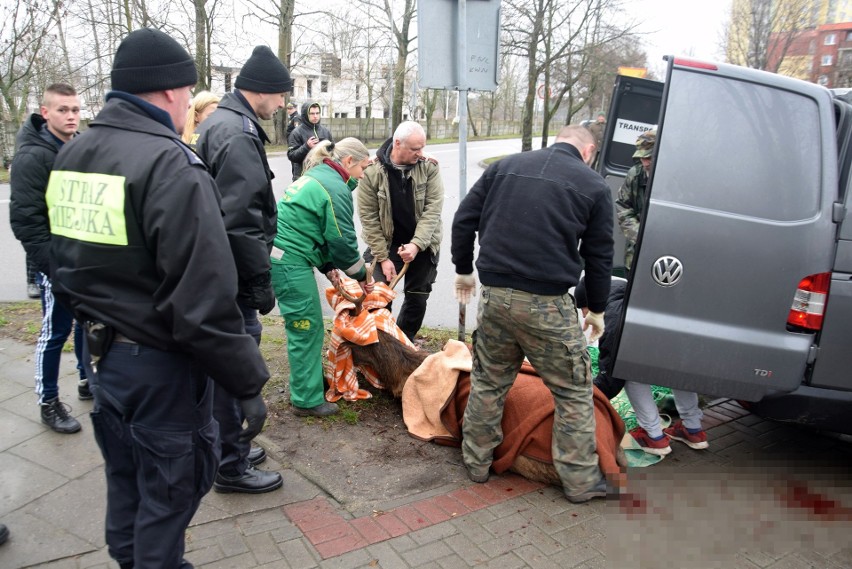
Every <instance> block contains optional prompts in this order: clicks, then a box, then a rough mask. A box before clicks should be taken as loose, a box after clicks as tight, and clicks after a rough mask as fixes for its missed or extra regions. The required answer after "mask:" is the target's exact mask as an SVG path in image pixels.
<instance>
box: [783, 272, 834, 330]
mask: <svg viewBox="0 0 852 569" xmlns="http://www.w3.org/2000/svg"><path fill="white" fill-rule="evenodd" d="M830 283H831V273H819V274H816V275H808V276H807V277H805V278H803V279H802V280H801V281H799V287H798V288H797V289H796V294H795V295H794V296H793V305H792V306H791V307H790V314H789V316H787V324H788V326H792V327H794V328H796V329H799V330H807V331H813V332H816V331H818V330H820V329H821V328H822V319H823V317H824V316H825V301H826V299H828V287H829V285H830Z"/></svg>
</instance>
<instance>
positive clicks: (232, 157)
mask: <svg viewBox="0 0 852 569" xmlns="http://www.w3.org/2000/svg"><path fill="white" fill-rule="evenodd" d="M244 101H245V100H244V99H242V98H241V97H238V96H237V95H236V94H234V93H226V94H225V96H224V97H222V100H221V101H219V107H218V108H217V109H216V110H215V111H213V114H212V115H210V117H208V118H207V120H205V121H204V122H202V123H201V126H200V127H199V128H198V131H199V137H198V143H197V145H196V152H198V155H199V156H201V158H202V159H203V160H204V161H205V162H206V163H207V164H208V167H209V168H210V173H211V174H212V175H213V178H214V179H215V180H216V186H218V188H219V191H220V192H221V194H222V210H223V211H224V212H225V228H226V229H227V230H228V238H229V239H230V242H231V251H232V252H233V255H234V260H235V261H236V263H237V273H238V275H239V290H240V292H239V298H240V299H241V300H245V299H246V298H247V296H248V290H249V288H250V286H251V283H252V282H257V281H258V280H265V282H266V283H267V284H268V282H269V269H270V263H269V253H270V252H271V251H272V241H273V240H274V239H275V233H276V230H277V224H278V210H277V208H276V206H275V196H274V194H273V193H272V178H273V177H274V174H273V173H272V170H270V169H269V162H267V160H266V151H265V150H264V148H263V145H264V143H266V142H268V141H269V138H268V137H267V136H266V133H265V132H264V131H263V129H262V128H260V125H259V124H258V122H257V116H256V115H255V114H254V111H252V110H251V108H249V107H248V106H247V105H246V103H245V102H244Z"/></svg>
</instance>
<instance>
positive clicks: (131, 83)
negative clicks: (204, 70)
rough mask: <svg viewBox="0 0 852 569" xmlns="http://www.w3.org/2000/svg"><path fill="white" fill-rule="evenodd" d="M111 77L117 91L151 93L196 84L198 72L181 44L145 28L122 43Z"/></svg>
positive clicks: (161, 33) (136, 31) (116, 54)
mask: <svg viewBox="0 0 852 569" xmlns="http://www.w3.org/2000/svg"><path fill="white" fill-rule="evenodd" d="M110 77H111V78H112V88H113V89H114V90H116V91H125V92H127V93H151V92H154V91H165V90H166V89H176V88H178V87H186V86H187V85H195V83H196V82H197V81H198V72H197V71H196V70H195V62H194V61H193V60H192V57H190V55H189V53H187V51H186V50H185V49H184V48H183V47H181V45H180V44H179V43H178V42H176V41H175V40H174V39H172V38H171V37H169V36H167V35H166V34H164V33H163V32H161V31H159V30H155V29H152V28H142V29H139V30H135V31H132V32H130V33H129V34H127V36H126V37H125V38H124V39H123V40H121V43H120V44H119V46H118V50H116V52H115V59H114V60H113V63H112V72H111V73H110Z"/></svg>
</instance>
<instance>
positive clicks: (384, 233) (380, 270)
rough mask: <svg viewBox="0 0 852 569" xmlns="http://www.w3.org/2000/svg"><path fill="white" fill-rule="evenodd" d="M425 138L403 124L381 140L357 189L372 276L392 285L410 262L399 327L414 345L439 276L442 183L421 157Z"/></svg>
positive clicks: (419, 130) (435, 166)
mask: <svg viewBox="0 0 852 569" xmlns="http://www.w3.org/2000/svg"><path fill="white" fill-rule="evenodd" d="M425 146H426V133H425V132H424V131H423V127H421V126H420V125H419V124H417V123H416V122H413V121H406V122H403V123H401V124H400V125H399V126H398V127H397V129H396V131H395V132H394V134H393V138H390V139H388V140H386V141H385V143H384V144H383V145H382V146H381V148H379V150H378V152H377V153H376V158H375V160H374V161H373V163H372V164H371V165H370V166H368V167H367V169H366V170H365V171H364V177H363V178H362V179H361V182H360V183H359V184H358V194H357V196H358V216H359V217H360V219H361V226H362V227H363V233H362V234H361V235H362V237H363V239H364V241H365V242H366V243H367V246H368V248H369V249H368V251H367V252H366V253H365V255H364V256H365V258H366V259H367V260H368V261H371V260H372V259H373V258H374V257H375V259H376V268H375V273H374V277H375V279H376V280H377V281H381V282H390V281H391V280H393V278H394V277H395V276H396V274H397V273H398V272H399V271H401V270H402V267H403V265H404V264H405V263H408V264H409V266H408V270H407V271H406V273H405V286H404V292H405V298H404V300H403V303H402V308H401V309H400V312H399V316H398V317H397V324H398V325H399V327H400V328H401V329H402V331H403V332H405V335H406V336H408V337H409V338H410V339H411V340H412V341H414V337H415V336H416V335H417V331H418V330H420V326H421V324H423V316H424V315H425V314H426V302H427V300H428V299H429V293H431V292H432V285H433V284H434V282H435V278H436V277H437V275H438V253H439V251H440V248H441V208H442V207H443V205H444V184H443V182H442V181H441V173H440V167H439V166H438V162H437V160H435V159H434V158H431V157H427V156H425V155H424V154H423V148H424V147H425Z"/></svg>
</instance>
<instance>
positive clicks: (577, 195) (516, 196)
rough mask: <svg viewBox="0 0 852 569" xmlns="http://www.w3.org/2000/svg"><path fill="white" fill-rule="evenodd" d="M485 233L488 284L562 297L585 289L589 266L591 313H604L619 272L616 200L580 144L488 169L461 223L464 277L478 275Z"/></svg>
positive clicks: (458, 235) (456, 256)
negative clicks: (612, 278) (584, 157)
mask: <svg viewBox="0 0 852 569" xmlns="http://www.w3.org/2000/svg"><path fill="white" fill-rule="evenodd" d="M477 232H478V233H479V257H478V258H477V260H476V268H477V270H478V272H479V280H480V282H482V284H484V285H489V286H495V287H503V288H515V289H518V290H523V291H526V292H531V293H533V294H540V295H561V294H565V293H566V292H568V289H569V288H571V287H572V286H575V285H576V284H577V282H578V280H579V278H580V271H581V270H582V269H583V268H584V267H583V265H582V261H585V271H586V276H585V278H586V290H587V291H588V297H589V309H590V310H592V311H593V312H603V310H604V307H605V306H606V298H607V295H608V294H609V285H610V273H611V271H612V251H613V240H612V197H611V196H610V192H609V187H608V186H607V184H606V182H605V181H604V179H603V178H601V176H600V175H599V174H598V173H597V172H595V171H594V170H592V169H591V168H589V167H588V166H587V165H586V164H585V163H583V160H582V158H581V157H580V152H579V151H578V150H577V149H576V148H575V147H574V146H572V145H570V144H567V143H565V142H557V143H556V144H554V145H552V146H550V147H549V148H544V149H542V150H535V151H533V152H521V153H519V154H513V155H511V156H507V157H506V158H503V159H502V160H499V161H497V162H495V163H493V164H491V165H490V166H489V167H488V168H487V169H486V170H485V172H484V173H483V174H482V177H480V178H479V180H478V181H477V182H476V184H474V186H473V188H471V190H470V193H469V194H468V195H467V196H466V197H465V198H464V200H462V202H461V204H459V209H458V210H457V211H456V214H455V217H454V219H453V234H452V255H453V264H454V265H455V266H456V272H457V273H459V274H470V273H472V272H473V244H474V238H475V237H476V233H477ZM581 257H582V259H581Z"/></svg>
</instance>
